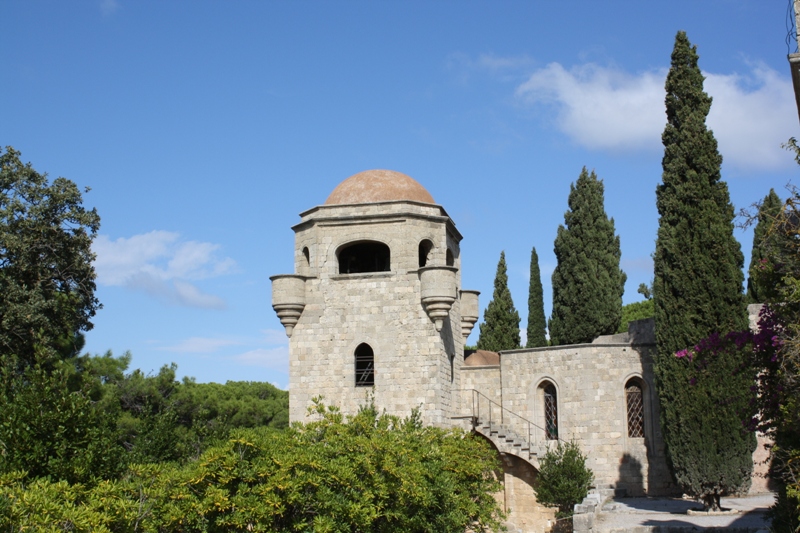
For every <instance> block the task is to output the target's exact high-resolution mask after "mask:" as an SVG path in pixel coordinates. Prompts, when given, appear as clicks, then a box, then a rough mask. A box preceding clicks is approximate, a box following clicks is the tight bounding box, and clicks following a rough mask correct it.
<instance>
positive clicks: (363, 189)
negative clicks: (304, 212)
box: [325, 170, 436, 205]
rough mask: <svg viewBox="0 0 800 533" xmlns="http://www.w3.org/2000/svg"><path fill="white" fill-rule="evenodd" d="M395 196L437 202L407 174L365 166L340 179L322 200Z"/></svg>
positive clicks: (351, 201)
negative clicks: (371, 168)
mask: <svg viewBox="0 0 800 533" xmlns="http://www.w3.org/2000/svg"><path fill="white" fill-rule="evenodd" d="M395 200H411V201H413V202H423V203H426V204H434V203H436V202H434V201H433V196H431V193H429V192H428V191H426V190H425V187H423V186H422V185H420V184H419V183H418V182H417V181H416V180H415V179H414V178H412V177H410V176H406V175H405V174H402V173H400V172H395V171H393V170H365V171H364V172H359V173H358V174H354V175H352V176H350V177H349V178H347V179H346V180H344V181H343V182H341V183H340V184H339V185H338V186H337V187H336V188H335V189H334V190H333V192H332V193H331V195H330V196H328V199H327V200H325V205H332V204H369V203H372V202H391V201H395Z"/></svg>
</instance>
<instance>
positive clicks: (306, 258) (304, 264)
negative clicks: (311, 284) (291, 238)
mask: <svg viewBox="0 0 800 533" xmlns="http://www.w3.org/2000/svg"><path fill="white" fill-rule="evenodd" d="M302 253H303V258H302V259H301V260H300V271H299V274H302V275H303V276H308V275H309V274H310V273H311V254H310V253H309V251H308V246H303V251H302Z"/></svg>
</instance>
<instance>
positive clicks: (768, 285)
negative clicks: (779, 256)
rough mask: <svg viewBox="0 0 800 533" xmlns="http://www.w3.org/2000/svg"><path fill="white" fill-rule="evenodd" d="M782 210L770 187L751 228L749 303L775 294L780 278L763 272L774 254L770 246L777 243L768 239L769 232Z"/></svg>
mask: <svg viewBox="0 0 800 533" xmlns="http://www.w3.org/2000/svg"><path fill="white" fill-rule="evenodd" d="M782 211H783V202H782V201H781V199H780V197H779V196H778V195H777V194H775V189H770V190H769V194H768V195H766V196H765V197H764V200H763V201H762V202H761V205H759V206H758V222H757V224H756V227H755V229H754V230H753V251H752V253H751V254H750V268H749V269H748V271H747V272H748V276H747V301H748V302H749V303H754V304H757V303H764V302H766V301H767V300H772V299H774V297H775V296H777V286H778V283H779V282H780V279H771V278H772V276H765V275H764V273H765V270H766V266H767V265H766V262H767V261H768V258H769V257H771V256H773V257H774V255H776V254H775V253H774V252H775V251H773V253H770V248H772V247H775V246H777V245H778V244H779V243H778V242H776V241H777V239H774V238H773V239H770V238H769V233H770V229H771V228H772V225H773V224H774V222H775V221H776V220H777V218H778V217H779V216H780V214H781V212H782ZM774 266H775V265H773V267H774ZM779 274H780V273H779ZM776 282H778V283H776Z"/></svg>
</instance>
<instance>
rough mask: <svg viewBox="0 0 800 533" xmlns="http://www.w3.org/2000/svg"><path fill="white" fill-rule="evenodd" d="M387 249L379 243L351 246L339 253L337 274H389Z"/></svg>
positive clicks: (363, 243)
mask: <svg viewBox="0 0 800 533" xmlns="http://www.w3.org/2000/svg"><path fill="white" fill-rule="evenodd" d="M389 255H390V252H389V247H388V246H386V245H385V244H383V243H381V242H360V243H356V244H351V245H350V246H348V247H346V248H344V249H342V250H341V251H340V252H339V274H360V273H362V272H389V267H390V262H389Z"/></svg>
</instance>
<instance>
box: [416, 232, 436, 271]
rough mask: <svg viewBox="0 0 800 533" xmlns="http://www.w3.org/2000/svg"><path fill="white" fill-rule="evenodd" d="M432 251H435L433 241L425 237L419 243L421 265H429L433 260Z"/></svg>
mask: <svg viewBox="0 0 800 533" xmlns="http://www.w3.org/2000/svg"><path fill="white" fill-rule="evenodd" d="M431 252H433V243H432V242H431V241H429V240H428V239H424V240H422V241H421V242H420V243H419V267H420V268H422V267H424V266H428V263H429V262H430V260H431V255H432V254H431Z"/></svg>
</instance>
